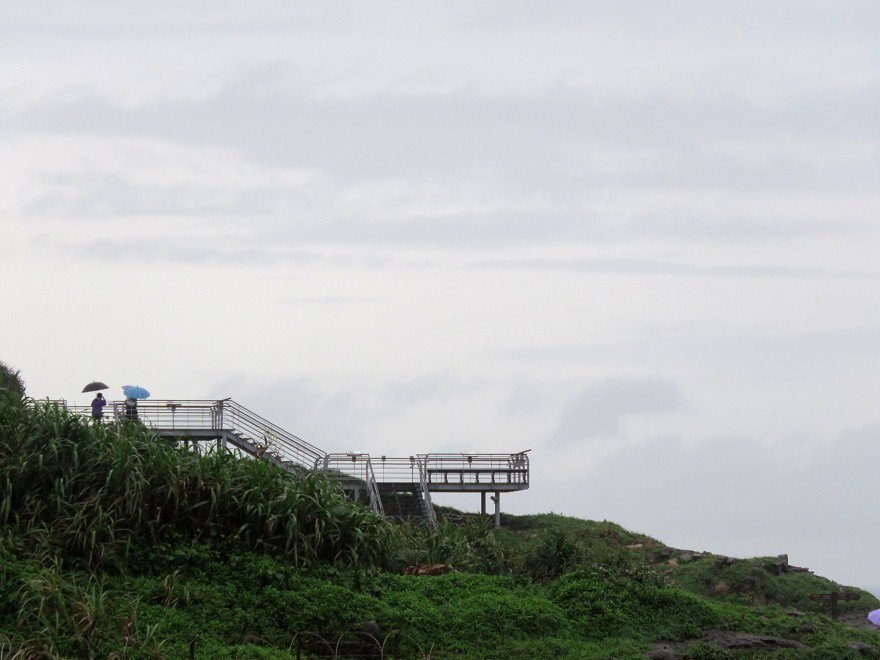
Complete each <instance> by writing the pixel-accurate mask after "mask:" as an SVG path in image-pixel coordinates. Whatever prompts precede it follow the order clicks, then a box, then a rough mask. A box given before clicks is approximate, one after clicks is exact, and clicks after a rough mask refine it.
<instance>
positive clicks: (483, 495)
mask: <svg viewBox="0 0 880 660" xmlns="http://www.w3.org/2000/svg"><path fill="white" fill-rule="evenodd" d="M480 513H482V514H483V515H484V516H485V515H486V491H483V492H482V493H480Z"/></svg>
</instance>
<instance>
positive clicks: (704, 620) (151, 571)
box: [0, 394, 880, 658]
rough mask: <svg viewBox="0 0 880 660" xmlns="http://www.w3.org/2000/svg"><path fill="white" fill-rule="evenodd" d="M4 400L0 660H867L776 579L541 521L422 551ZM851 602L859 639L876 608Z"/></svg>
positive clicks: (223, 457) (821, 583)
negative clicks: (312, 658)
mask: <svg viewBox="0 0 880 660" xmlns="http://www.w3.org/2000/svg"><path fill="white" fill-rule="evenodd" d="M0 398H2V399H3V400H2V401H0V576H2V580H3V585H2V586H3V589H2V592H3V599H2V601H0V649H2V650H0V657H143V658H147V657H149V658H160V657H169V658H177V657H190V656H191V655H192V656H194V657H198V658H224V657H225V658H252V657H264V658H293V657H296V656H297V652H298V651H300V652H302V653H306V654H312V655H321V654H323V655H328V654H331V653H332V651H333V650H334V649H336V650H337V651H339V653H340V655H342V656H343V657H345V656H348V657H351V656H354V655H356V654H358V653H365V652H372V653H378V652H379V649H380V648H383V649H384V651H385V652H389V651H390V652H393V653H394V654H395V656H396V657H426V656H430V657H449V656H453V655H457V656H465V657H486V658H490V657H493V658H494V657H521V658H533V657H578V658H583V657H587V658H590V657H595V658H606V657H620V658H640V657H645V656H646V655H647V654H650V655H651V656H652V657H658V658H659V657H667V658H671V657H684V658H705V657H719V658H721V657H734V656H736V655H742V654H747V655H749V656H755V655H767V656H779V657H865V656H868V657H880V637H878V636H877V635H876V634H875V633H873V632H872V631H870V630H865V629H859V628H856V627H853V626H849V625H847V624H845V623H842V622H835V621H831V620H830V619H829V618H828V617H827V616H825V615H824V614H822V613H821V607H820V606H819V604H817V603H815V602H813V601H810V600H809V598H808V596H809V594H811V593H815V592H820V591H829V590H831V589H836V588H838V586H839V585H836V584H834V583H833V582H831V581H830V580H826V579H824V578H821V577H819V576H815V575H813V574H811V573H810V572H808V571H803V570H797V569H794V568H793V567H790V566H788V565H787V563H786V562H785V561H784V560H783V559H781V558H779V557H771V558H753V559H748V560H736V559H733V558H725V557H720V556H716V555H713V554H711V553H708V552H693V551H686V550H679V549H673V548H668V547H666V546H665V545H664V544H663V543H662V542H660V541H658V540H656V539H653V538H650V537H647V536H645V535H642V534H638V533H635V532H631V531H628V530H625V529H623V528H622V527H620V526H618V525H615V524H614V523H610V522H604V521H603V522H596V521H587V520H579V519H576V518H568V517H563V516H558V515H554V514H544V515H537V516H513V515H503V516H502V529H501V530H498V531H495V530H493V529H492V528H491V526H490V525H489V524H488V521H485V520H482V519H480V518H479V517H478V516H475V515H469V514H463V513H461V512H458V511H455V510H452V509H444V508H439V514H440V518H441V524H440V530H439V532H437V533H432V532H430V531H429V530H427V529H426V528H424V527H422V526H417V525H406V524H404V525H398V524H394V523H391V522H389V521H388V520H386V519H384V518H381V517H380V516H378V515H376V514H374V513H373V512H371V511H369V510H368V509H366V508H364V507H362V506H360V505H358V504H356V503H354V502H350V501H349V500H347V499H346V498H345V497H344V495H343V494H342V493H341V492H339V491H337V490H336V488H335V487H334V486H333V485H332V484H331V483H330V482H328V481H327V480H326V479H325V478H323V477H322V476H320V475H317V474H303V475H291V474H289V473H286V472H284V471H283V470H281V469H279V468H277V467H275V466H273V465H271V464H269V463H267V462H262V461H253V460H247V459H239V458H236V457H235V456H232V455H231V454H229V453H225V452H214V453H211V454H208V455H206V456H200V455H198V454H196V453H194V452H191V451H188V450H187V449H185V448H183V447H181V446H179V445H175V444H174V443H172V442H169V441H168V440H163V439H161V438H159V437H157V436H155V435H154V434H152V433H151V432H150V431H149V430H148V429H146V428H144V427H143V426H140V425H138V424H129V425H127V426H125V427H124V428H123V429H122V430H121V431H119V432H117V431H116V430H115V429H113V428H108V427H97V428H95V427H92V426H90V425H89V424H88V423H87V422H85V421H84V420H82V419H79V418H76V417H73V416H70V415H68V414H67V413H66V412H65V411H64V410H59V409H57V408H53V407H49V406H42V405H33V404H31V405H26V403H27V402H26V401H25V400H23V399H22V398H21V396H20V395H18V394H17V395H14V396H6V397H0ZM860 593H861V598H860V600H859V601H857V602H849V603H846V604H844V605H843V606H842V609H843V610H844V611H845V613H848V614H853V615H854V616H855V617H856V618H863V617H864V613H866V612H867V611H868V610H870V609H874V608H877V607H880V602H878V601H877V599H876V598H875V597H874V596H872V595H870V594H868V593H866V592H860ZM374 640H375V642H374Z"/></svg>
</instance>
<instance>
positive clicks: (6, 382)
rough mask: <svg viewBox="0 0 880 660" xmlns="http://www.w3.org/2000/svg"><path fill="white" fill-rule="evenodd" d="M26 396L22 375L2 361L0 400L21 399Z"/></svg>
mask: <svg viewBox="0 0 880 660" xmlns="http://www.w3.org/2000/svg"><path fill="white" fill-rule="evenodd" d="M24 395H25V391H24V380H22V378H21V373H20V372H19V371H17V370H15V369H13V368H12V367H10V366H9V365H8V364H6V363H5V362H2V361H0V398H6V397H11V398H12V399H21V398H22V397H23V396H24Z"/></svg>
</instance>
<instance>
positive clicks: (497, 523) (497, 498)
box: [492, 490, 501, 529]
mask: <svg viewBox="0 0 880 660" xmlns="http://www.w3.org/2000/svg"><path fill="white" fill-rule="evenodd" d="M492 501H493V502H495V529H499V528H500V527H501V492H500V491H497V490H496V491H495V496H494V497H493V498H492Z"/></svg>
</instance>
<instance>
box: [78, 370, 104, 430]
mask: <svg viewBox="0 0 880 660" xmlns="http://www.w3.org/2000/svg"><path fill="white" fill-rule="evenodd" d="M106 389H107V385H105V384H104V383H102V382H101V381H99V380H95V381H92V382H91V383H89V384H88V385H86V386H85V387H84V388H83V392H97V394H95V398H94V399H92V419H93V420H95V424H97V423H98V422H100V421H101V418H102V417H104V406H106V405H107V400H106V399H105V398H104V395H103V394H101V390H106Z"/></svg>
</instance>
